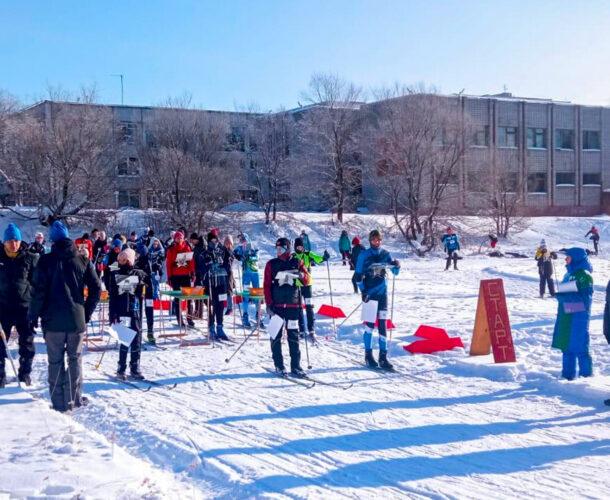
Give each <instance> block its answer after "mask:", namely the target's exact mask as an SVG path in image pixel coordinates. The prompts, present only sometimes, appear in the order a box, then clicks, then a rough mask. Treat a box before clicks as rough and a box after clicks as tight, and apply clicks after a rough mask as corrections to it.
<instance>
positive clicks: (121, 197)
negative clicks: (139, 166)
mask: <svg viewBox="0 0 610 500" xmlns="http://www.w3.org/2000/svg"><path fill="white" fill-rule="evenodd" d="M117 206H118V207H119V208H123V207H131V208H140V191H138V190H137V189H120V190H119V191H118V196H117Z"/></svg>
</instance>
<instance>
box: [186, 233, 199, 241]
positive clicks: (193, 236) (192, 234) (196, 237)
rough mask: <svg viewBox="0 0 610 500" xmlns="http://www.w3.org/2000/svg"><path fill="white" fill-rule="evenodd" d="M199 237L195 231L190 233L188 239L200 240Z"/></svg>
mask: <svg viewBox="0 0 610 500" xmlns="http://www.w3.org/2000/svg"><path fill="white" fill-rule="evenodd" d="M200 239H201V237H200V236H199V235H198V234H197V233H191V235H190V236H189V240H200Z"/></svg>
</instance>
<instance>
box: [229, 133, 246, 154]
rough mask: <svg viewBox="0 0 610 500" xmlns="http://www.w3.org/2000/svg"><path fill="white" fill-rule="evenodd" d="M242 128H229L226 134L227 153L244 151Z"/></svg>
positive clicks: (244, 142)
mask: <svg viewBox="0 0 610 500" xmlns="http://www.w3.org/2000/svg"><path fill="white" fill-rule="evenodd" d="M244 136H245V134H244V128H243V127H231V130H230V132H229V133H228V134H227V150H228V151H245V150H246V140H245V138H244Z"/></svg>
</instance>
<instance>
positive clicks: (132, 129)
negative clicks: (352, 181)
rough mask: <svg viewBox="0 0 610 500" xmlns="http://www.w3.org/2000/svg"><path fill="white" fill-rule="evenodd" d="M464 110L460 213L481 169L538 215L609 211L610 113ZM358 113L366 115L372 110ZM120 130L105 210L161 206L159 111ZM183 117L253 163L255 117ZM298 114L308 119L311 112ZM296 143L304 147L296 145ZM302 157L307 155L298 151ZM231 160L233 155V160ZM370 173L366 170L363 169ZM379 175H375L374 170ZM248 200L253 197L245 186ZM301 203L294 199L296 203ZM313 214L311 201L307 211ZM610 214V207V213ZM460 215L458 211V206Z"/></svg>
mask: <svg viewBox="0 0 610 500" xmlns="http://www.w3.org/2000/svg"><path fill="white" fill-rule="evenodd" d="M446 98H447V99H448V102H450V103H451V105H454V104H455V105H456V106H458V107H459V109H460V111H461V113H463V115H464V117H467V119H468V121H469V123H470V124H471V125H472V127H473V130H474V132H473V137H472V142H471V144H470V147H469V148H468V150H467V152H466V154H465V155H464V158H463V160H462V161H461V163H460V167H459V175H457V176H456V177H455V179H456V181H455V182H456V185H455V186H454V187H455V189H454V192H455V193H456V196H457V198H458V205H457V206H458V208H459V209H461V210H462V211H463V212H465V213H468V212H472V211H473V210H475V209H476V208H477V207H478V206H480V200H481V199H482V196H480V191H481V190H482V189H483V186H481V178H482V177H481V168H483V167H482V165H488V166H489V165H493V167H494V168H496V169H501V170H503V171H505V172H508V173H509V174H510V179H513V180H512V181H511V184H512V185H513V187H514V189H515V190H516V191H518V192H519V193H520V195H521V196H522V198H523V200H524V205H525V208H526V210H527V211H528V212H530V213H532V214H545V213H547V214H549V213H555V214H573V215H578V214H583V215H584V214H592V213H598V212H600V211H601V210H602V207H604V206H605V204H604V192H605V191H606V190H608V191H609V192H610V107H601V106H584V105H575V104H572V103H569V102H562V101H552V100H545V99H532V98H520V97H514V96H513V95H512V94H509V93H502V94H497V95H484V96H470V95H451V96H446ZM55 104H57V103H54V102H51V101H44V102H41V103H39V104H36V105H34V106H32V107H31V108H29V111H30V112H34V113H38V114H40V116H42V117H47V118H48V116H49V115H50V113H52V112H53V106H54V105H55ZM375 104H376V103H370V104H368V105H367V104H364V103H361V105H360V106H358V107H357V108H358V110H357V111H356V112H362V113H365V112H366V111H367V106H374V105H375ZM106 107H107V108H108V109H110V110H111V111H112V113H113V116H114V117H115V120H116V122H117V123H118V124H119V126H120V129H121V134H122V135H123V137H124V138H125V141H124V142H125V146H126V147H125V149H124V151H125V154H124V156H123V157H122V158H121V159H120V160H119V161H118V162H117V165H116V174H115V175H116V182H115V186H116V187H115V188H114V189H113V190H112V191H111V192H109V193H108V196H106V197H105V198H104V201H103V203H102V205H103V206H105V207H107V208H120V207H142V208H145V207H155V206H156V202H155V199H154V195H153V193H152V192H151V191H150V190H148V189H147V187H146V186H145V185H143V183H142V175H141V174H142V172H141V166H140V161H139V157H138V144H147V143H148V142H149V141H150V137H149V136H148V131H149V129H150V124H151V122H152V120H153V119H154V116H155V110H156V109H158V108H154V107H141V106H106ZM176 111H177V112H184V113H187V112H189V113H208V114H209V113H215V114H218V115H219V116H222V117H223V119H224V120H225V121H226V124H227V136H228V137H229V138H230V140H231V141H232V143H233V147H232V148H231V152H230V154H232V155H236V158H237V159H238V161H239V162H240V163H241V164H242V165H243V166H244V171H245V173H244V175H245V176H247V175H248V173H247V170H248V169H247V166H249V165H250V162H251V161H252V149H251V148H250V139H249V137H248V124H249V123H250V122H251V121H252V120H253V119H255V118H256V116H257V115H256V114H252V113H235V112H223V111H203V110H201V111H199V110H176ZM291 113H292V114H293V115H295V116H302V115H303V114H305V113H307V109H306V108H297V109H296V110H292V111H291ZM294 140H297V138H295V139H294ZM291 149H294V150H295V151H299V150H300V149H302V145H296V144H295V147H294V148H291ZM228 154H229V153H228ZM364 167H366V165H364ZM371 171H373V170H371ZM362 182H363V186H362V195H361V196H362V199H361V200H359V205H361V206H365V207H368V208H371V209H373V210H374V209H375V207H376V206H379V205H378V204H377V203H376V201H377V200H376V199H375V197H376V196H377V194H376V192H375V190H374V189H372V188H371V184H370V182H368V181H367V177H366V176H363V180H362ZM244 184H245V185H244V189H242V190H241V195H242V198H244V199H251V198H252V196H253V195H254V193H253V192H252V190H251V189H250V188H248V187H247V185H246V184H247V183H244ZM297 200H298V198H295V202H296V201H297ZM324 202H325V200H320V206H319V207H313V206H312V205H311V200H310V201H309V204H308V206H307V207H299V206H293V207H290V208H293V209H296V210H298V209H299V208H319V209H325V208H327V207H325V206H323V205H324ZM609 208H610V207H609ZM453 209H455V207H453Z"/></svg>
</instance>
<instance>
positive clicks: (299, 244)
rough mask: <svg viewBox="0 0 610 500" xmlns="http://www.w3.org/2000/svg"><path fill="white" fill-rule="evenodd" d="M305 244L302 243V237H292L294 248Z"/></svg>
mask: <svg viewBox="0 0 610 500" xmlns="http://www.w3.org/2000/svg"><path fill="white" fill-rule="evenodd" d="M304 246H305V245H303V238H295V239H294V248H295V250H296V248H297V247H304Z"/></svg>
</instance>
